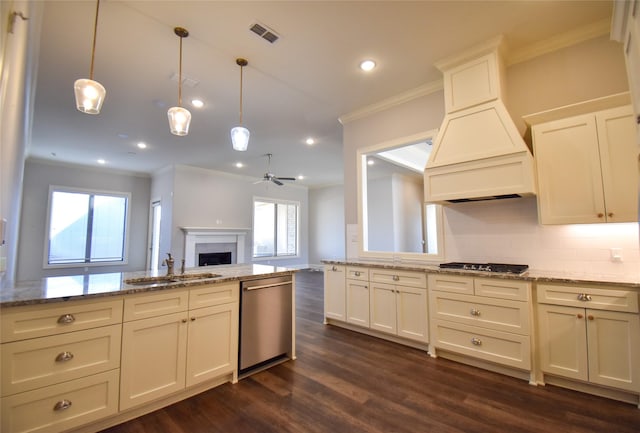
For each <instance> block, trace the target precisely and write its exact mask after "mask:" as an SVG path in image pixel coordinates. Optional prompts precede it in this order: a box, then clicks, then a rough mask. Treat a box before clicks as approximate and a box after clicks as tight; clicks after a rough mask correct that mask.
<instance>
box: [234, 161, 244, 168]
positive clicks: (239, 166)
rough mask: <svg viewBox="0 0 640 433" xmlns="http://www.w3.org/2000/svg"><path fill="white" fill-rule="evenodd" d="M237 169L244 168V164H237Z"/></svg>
mask: <svg viewBox="0 0 640 433" xmlns="http://www.w3.org/2000/svg"><path fill="white" fill-rule="evenodd" d="M236 167H238V168H242V167H244V164H243V163H241V162H236Z"/></svg>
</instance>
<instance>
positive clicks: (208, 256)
mask: <svg viewBox="0 0 640 433" xmlns="http://www.w3.org/2000/svg"><path fill="white" fill-rule="evenodd" d="M231 263H232V262H231V251H225V252H222V253H200V254H198V266H214V265H230V264H231Z"/></svg>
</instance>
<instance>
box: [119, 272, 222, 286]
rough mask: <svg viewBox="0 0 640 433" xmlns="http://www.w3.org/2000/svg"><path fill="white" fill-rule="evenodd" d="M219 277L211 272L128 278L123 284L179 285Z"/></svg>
mask: <svg viewBox="0 0 640 433" xmlns="http://www.w3.org/2000/svg"><path fill="white" fill-rule="evenodd" d="M220 276H221V275H220V274H214V273H212V272H202V273H199V274H180V275H162V276H157V277H140V278H129V279H128V280H124V282H125V284H131V285H132V286H150V285H153V284H169V283H179V282H180V281H193V280H206V279H209V278H217V277H220Z"/></svg>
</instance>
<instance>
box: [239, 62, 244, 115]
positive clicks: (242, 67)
mask: <svg viewBox="0 0 640 433" xmlns="http://www.w3.org/2000/svg"><path fill="white" fill-rule="evenodd" d="M243 69H244V66H240V126H242V70H243Z"/></svg>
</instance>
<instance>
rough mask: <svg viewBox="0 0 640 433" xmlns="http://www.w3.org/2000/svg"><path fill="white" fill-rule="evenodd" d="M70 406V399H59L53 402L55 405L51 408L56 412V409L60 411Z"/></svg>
mask: <svg viewBox="0 0 640 433" xmlns="http://www.w3.org/2000/svg"><path fill="white" fill-rule="evenodd" d="M70 407H71V401H69V400H60V401H59V402H57V403H56V404H55V406H53V410H55V411H56V412H58V411H61V410H67V409H69V408H70Z"/></svg>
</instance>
